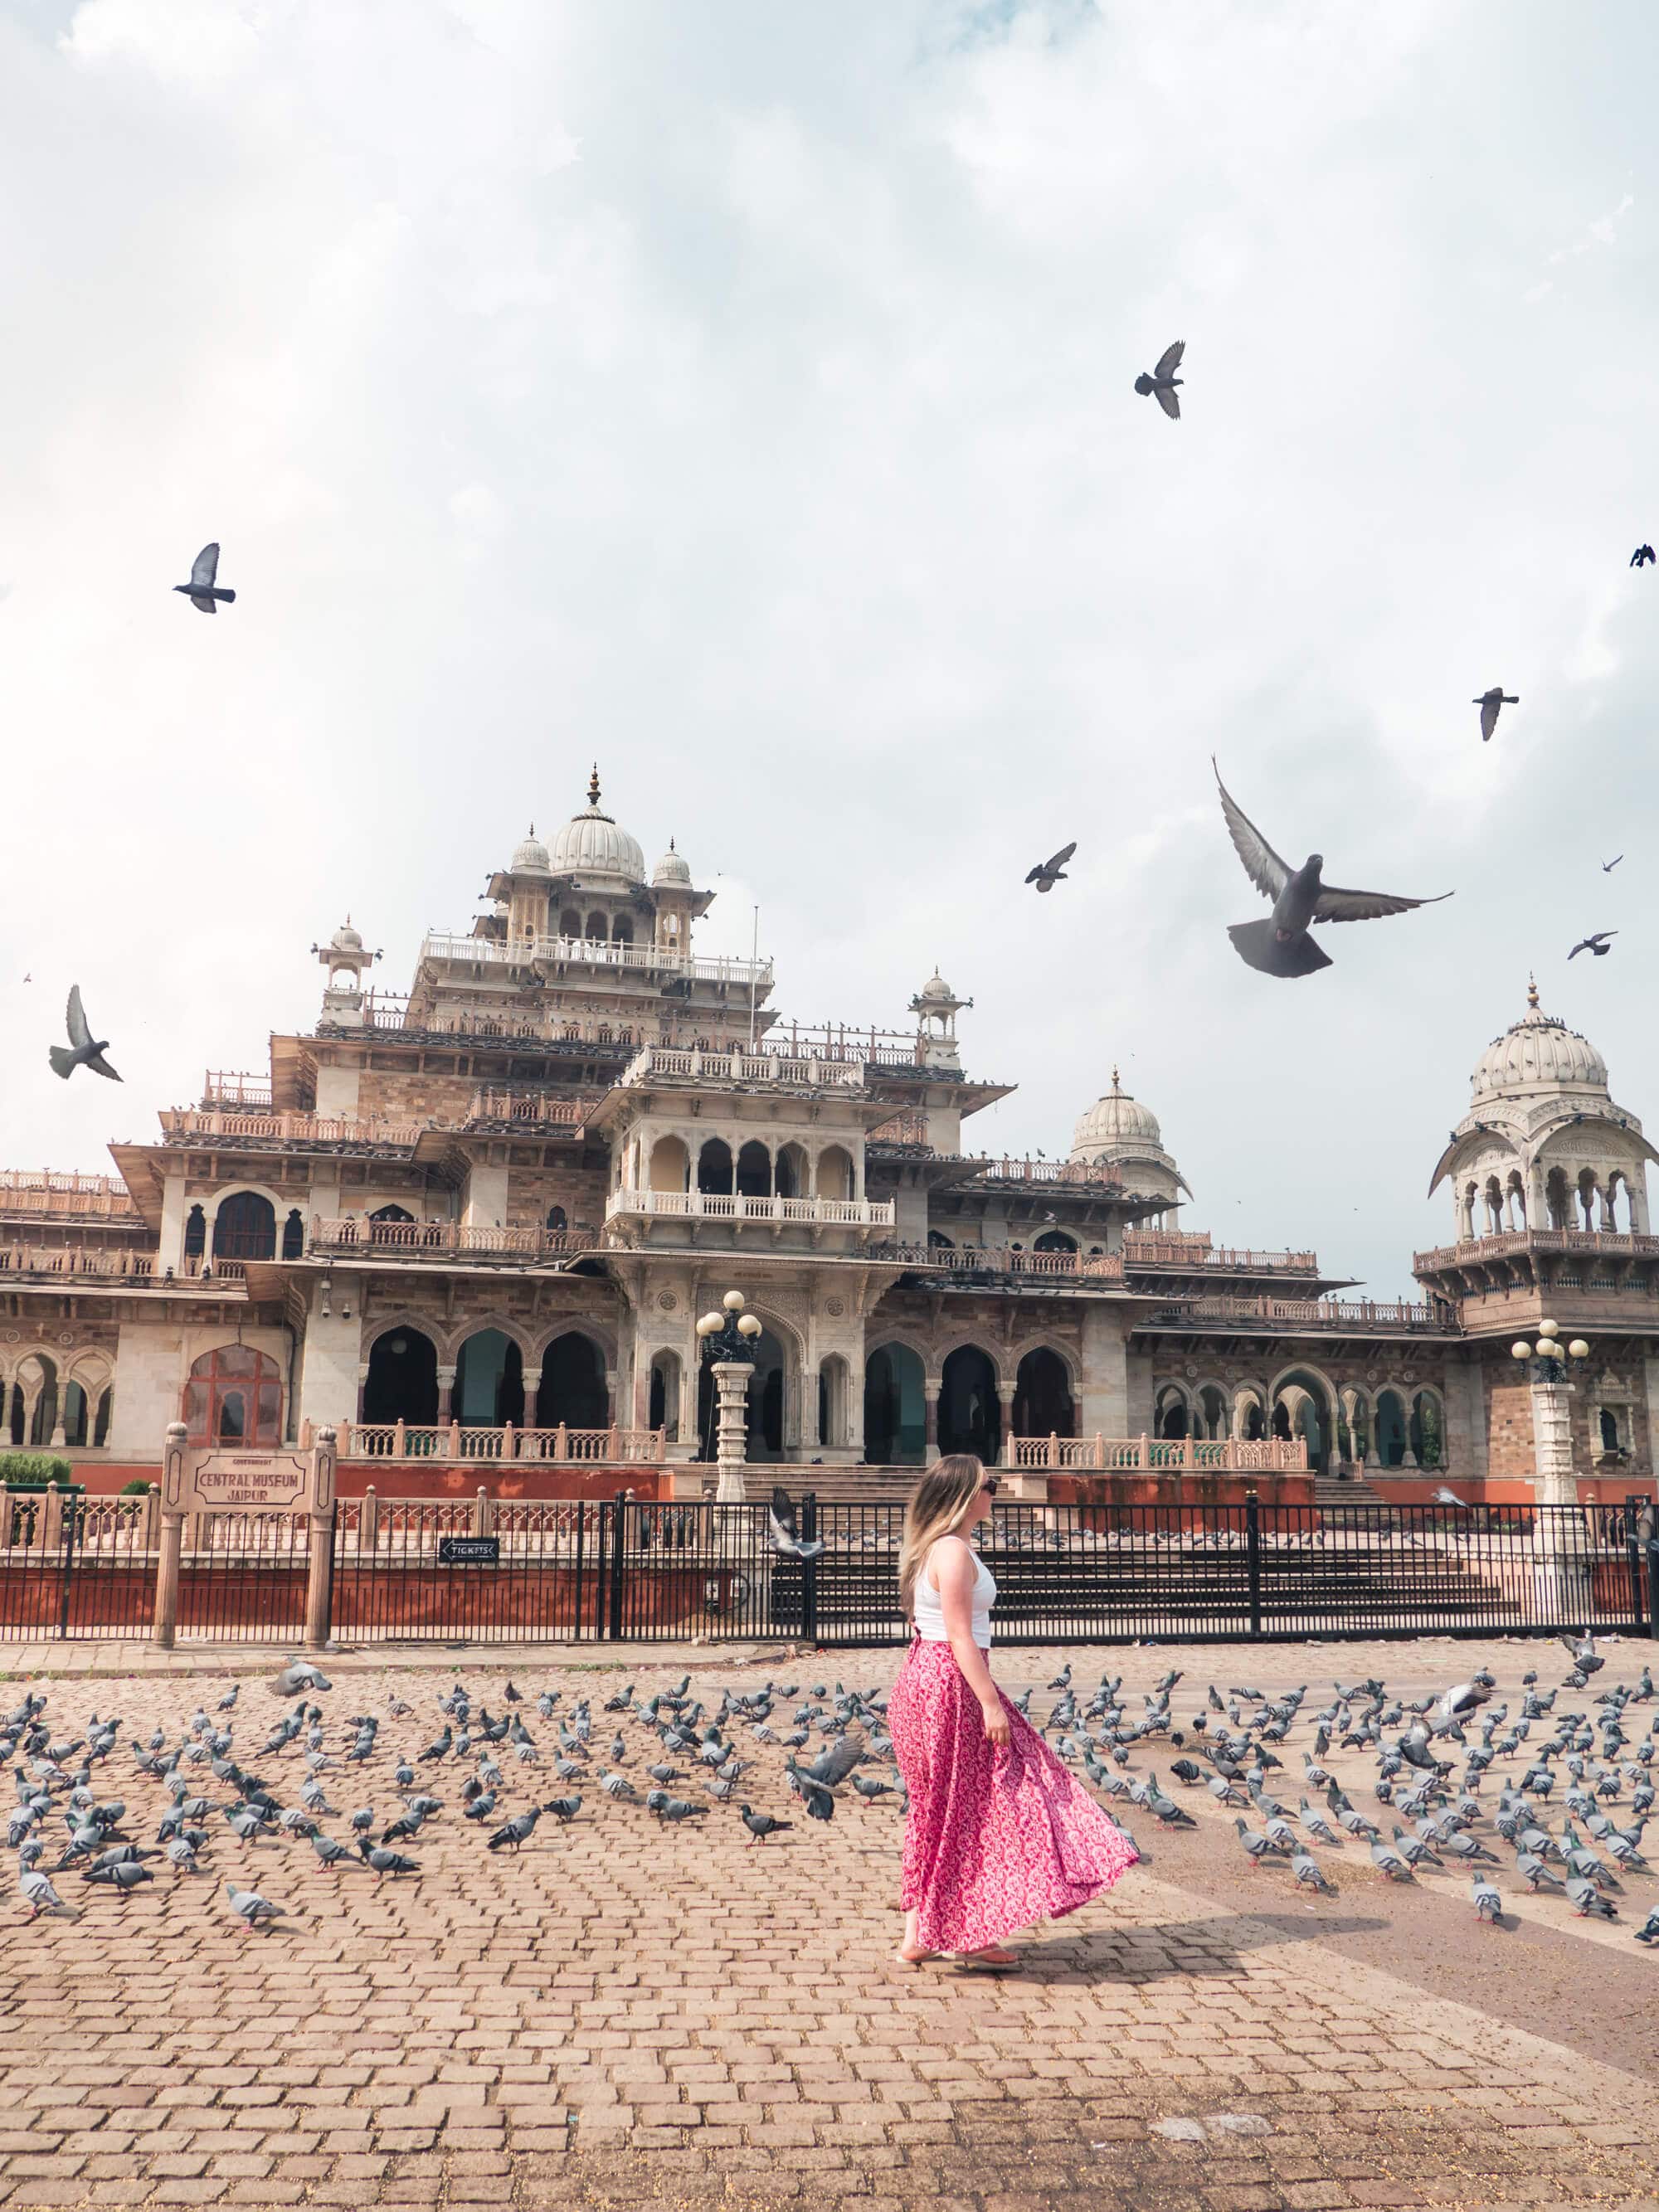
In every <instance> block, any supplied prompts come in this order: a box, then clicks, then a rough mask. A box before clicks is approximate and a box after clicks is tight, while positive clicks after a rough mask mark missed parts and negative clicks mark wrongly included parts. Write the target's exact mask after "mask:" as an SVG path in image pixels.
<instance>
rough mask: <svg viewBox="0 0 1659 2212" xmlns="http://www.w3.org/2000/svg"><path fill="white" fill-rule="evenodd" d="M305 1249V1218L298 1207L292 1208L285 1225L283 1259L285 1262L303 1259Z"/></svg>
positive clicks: (290, 1207)
mask: <svg viewBox="0 0 1659 2212" xmlns="http://www.w3.org/2000/svg"><path fill="white" fill-rule="evenodd" d="M305 1249H306V1224H305V1216H304V1215H303V1214H302V1213H301V1211H300V1209H299V1207H298V1206H289V1210H288V1219H287V1220H286V1221H285V1222H284V1223H283V1259H285V1260H299V1259H302V1258H303V1257H304V1255H305Z"/></svg>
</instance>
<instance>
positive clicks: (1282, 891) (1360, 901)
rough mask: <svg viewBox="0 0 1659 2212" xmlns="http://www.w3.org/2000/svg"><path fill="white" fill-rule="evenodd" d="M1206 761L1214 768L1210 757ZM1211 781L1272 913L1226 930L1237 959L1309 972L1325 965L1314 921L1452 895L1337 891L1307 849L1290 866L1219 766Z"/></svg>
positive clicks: (1400, 910)
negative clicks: (1234, 795) (1224, 779)
mask: <svg viewBox="0 0 1659 2212" xmlns="http://www.w3.org/2000/svg"><path fill="white" fill-rule="evenodd" d="M1210 765H1211V767H1212V768H1215V762H1214V761H1213V759H1212V761H1211V763H1210ZM1215 780H1216V786H1217V788H1218V790H1219V791H1220V793H1221V811H1222V813H1223V814H1224V815H1225V817H1226V823H1227V829H1228V834H1229V835H1230V836H1231V838H1232V841H1233V848H1234V850H1235V851H1236V852H1237V854H1238V857H1239V859H1240V860H1242V861H1243V864H1244V872H1245V874H1246V875H1247V876H1249V878H1250V881H1251V882H1252V883H1253V884H1255V887H1256V889H1257V890H1259V891H1260V892H1261V894H1262V896H1263V897H1264V898H1270V899H1271V900H1272V901H1273V913H1272V915H1270V916H1269V918H1268V919H1267V921H1240V922H1235V923H1234V924H1233V925H1232V927H1231V928H1230V929H1229V930H1228V932H1227V934H1228V936H1229V937H1231V939H1232V941H1233V948H1234V950H1235V951H1237V954H1238V957H1239V958H1240V959H1241V960H1243V962H1244V963H1246V965H1247V966H1249V967H1251V968H1257V969H1261V972H1262V974H1263V975H1279V976H1292V975H1313V974H1314V973H1315V972H1316V970H1317V969H1321V968H1328V967H1329V966H1330V964H1331V961H1330V956H1329V954H1328V953H1325V952H1322V951H1320V949H1319V947H1318V946H1317V945H1316V944H1315V943H1314V941H1313V939H1312V938H1311V937H1310V935H1309V934H1308V932H1309V928H1310V925H1311V924H1313V923H1315V922H1326V921H1375V920H1376V919H1378V918H1379V917H1380V916H1382V915H1391V914H1404V913H1406V912H1407V909H1408V908H1412V907H1418V906H1437V905H1438V904H1439V902H1440V900H1441V899H1448V898H1449V897H1450V896H1452V894H1451V893H1450V892H1449V891H1442V892H1441V893H1440V894H1439V895H1438V896H1437V897H1436V898H1432V899H1417V898H1405V897H1401V896H1398V895H1396V894H1395V893H1393V892H1389V891H1348V890H1339V889H1338V888H1337V886H1336V885H1335V884H1326V883H1322V882H1321V880H1320V870H1321V869H1322V867H1323V866H1324V865H1325V862H1324V856H1323V854H1319V853H1310V854H1309V855H1308V858H1307V860H1305V861H1304V863H1303V865H1302V866H1301V867H1299V868H1295V869H1291V868H1289V867H1287V866H1285V862H1284V861H1283V860H1280V859H1279V855H1278V854H1277V853H1275V852H1274V850H1273V847H1272V846H1271V845H1270V844H1268V842H1267V839H1266V838H1265V837H1264V836H1262V835H1261V831H1260V830H1259V829H1256V827H1255V824H1254V823H1252V822H1251V821H1250V820H1249V817H1247V816H1246V815H1245V814H1244V813H1243V811H1241V810H1240V808H1239V807H1238V806H1237V805H1236V804H1235V802H1234V800H1233V799H1232V796H1231V793H1229V791H1228V789H1227V787H1226V785H1225V783H1223V782H1222V781H1221V771H1220V769H1216V770H1215Z"/></svg>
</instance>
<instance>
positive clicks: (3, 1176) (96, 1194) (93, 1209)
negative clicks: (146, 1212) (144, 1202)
mask: <svg viewBox="0 0 1659 2212" xmlns="http://www.w3.org/2000/svg"><path fill="white" fill-rule="evenodd" d="M13 1213H29V1214H51V1215H65V1216H73V1215H81V1216H87V1215H98V1216H102V1217H105V1218H115V1219H121V1218H131V1219H132V1220H134V1221H137V1219H138V1218H139V1214H138V1208H137V1206H135V1205H134V1204H133V1202H132V1194H131V1192H130V1191H129V1190H128V1188H127V1187H126V1185H125V1183H124V1182H122V1181H121V1180H120V1178H119V1177H118V1176H105V1175H79V1174H76V1173H75V1172H74V1171H72V1170H56V1169H51V1168H45V1169H39V1170H37V1169H33V1168H6V1169H3V1170H0V1216H3V1215H6V1214H13Z"/></svg>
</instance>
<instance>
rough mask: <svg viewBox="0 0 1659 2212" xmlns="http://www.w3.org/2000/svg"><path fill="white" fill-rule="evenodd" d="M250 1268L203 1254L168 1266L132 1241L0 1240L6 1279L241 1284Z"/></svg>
mask: <svg viewBox="0 0 1659 2212" xmlns="http://www.w3.org/2000/svg"><path fill="white" fill-rule="evenodd" d="M245 1273H246V1268H245V1267H244V1264H243V1262H242V1261H240V1260H228V1259H214V1258H212V1257H210V1256H203V1255H197V1256H196V1257H194V1258H191V1259H185V1260H181V1261H179V1262H178V1263H177V1264H176V1266H174V1267H163V1266H162V1264H161V1261H160V1260H159V1259H158V1258H157V1257H156V1255H155V1253H154V1252H153V1251H146V1252H140V1251H134V1250H133V1249H131V1248H130V1247H128V1246H117V1247H112V1248H111V1249H107V1250H106V1249H100V1248H99V1247H97V1246H95V1245H82V1244H68V1245H65V1244H22V1243H17V1244H0V1281H5V1282H13V1283H24V1282H30V1281H33V1282H40V1283H51V1284H52V1285H58V1284H60V1283H64V1282H70V1281H73V1282H76V1283H84V1284H86V1285H87V1286H88V1288H96V1287H98V1286H99V1285H108V1286H110V1287H112V1288H114V1287H119V1288H122V1289H132V1288H144V1289H153V1290H169V1289H173V1288H176V1287H179V1285H185V1286H190V1285H202V1286H203V1287H210V1286H211V1285H213V1284H214V1283H216V1282H232V1283H237V1284H240V1282H241V1281H242V1279H243V1277H244V1275H245Z"/></svg>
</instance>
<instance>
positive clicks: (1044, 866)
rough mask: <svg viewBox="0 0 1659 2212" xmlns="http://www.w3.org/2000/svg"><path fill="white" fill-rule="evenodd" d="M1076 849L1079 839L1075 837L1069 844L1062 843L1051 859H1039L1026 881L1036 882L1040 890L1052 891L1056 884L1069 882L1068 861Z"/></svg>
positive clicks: (1029, 882)
mask: <svg viewBox="0 0 1659 2212" xmlns="http://www.w3.org/2000/svg"><path fill="white" fill-rule="evenodd" d="M1076 850H1077V840H1076V839H1075V838H1073V840H1072V842H1071V843H1070V844H1069V845H1062V846H1061V847H1060V850H1059V852H1057V853H1056V854H1054V856H1053V858H1052V859H1051V860H1040V861H1038V863H1037V865H1036V867H1034V868H1033V869H1032V871H1031V872H1030V875H1029V876H1027V877H1026V878H1025V880H1026V882H1027V883H1028V884H1036V887H1037V889H1038V890H1040V891H1051V890H1053V889H1054V885H1055V884H1063V883H1066V882H1068V881H1069V880H1070V878H1068V877H1067V875H1066V862H1067V860H1070V859H1071V857H1072V855H1073V853H1075V852H1076Z"/></svg>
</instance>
